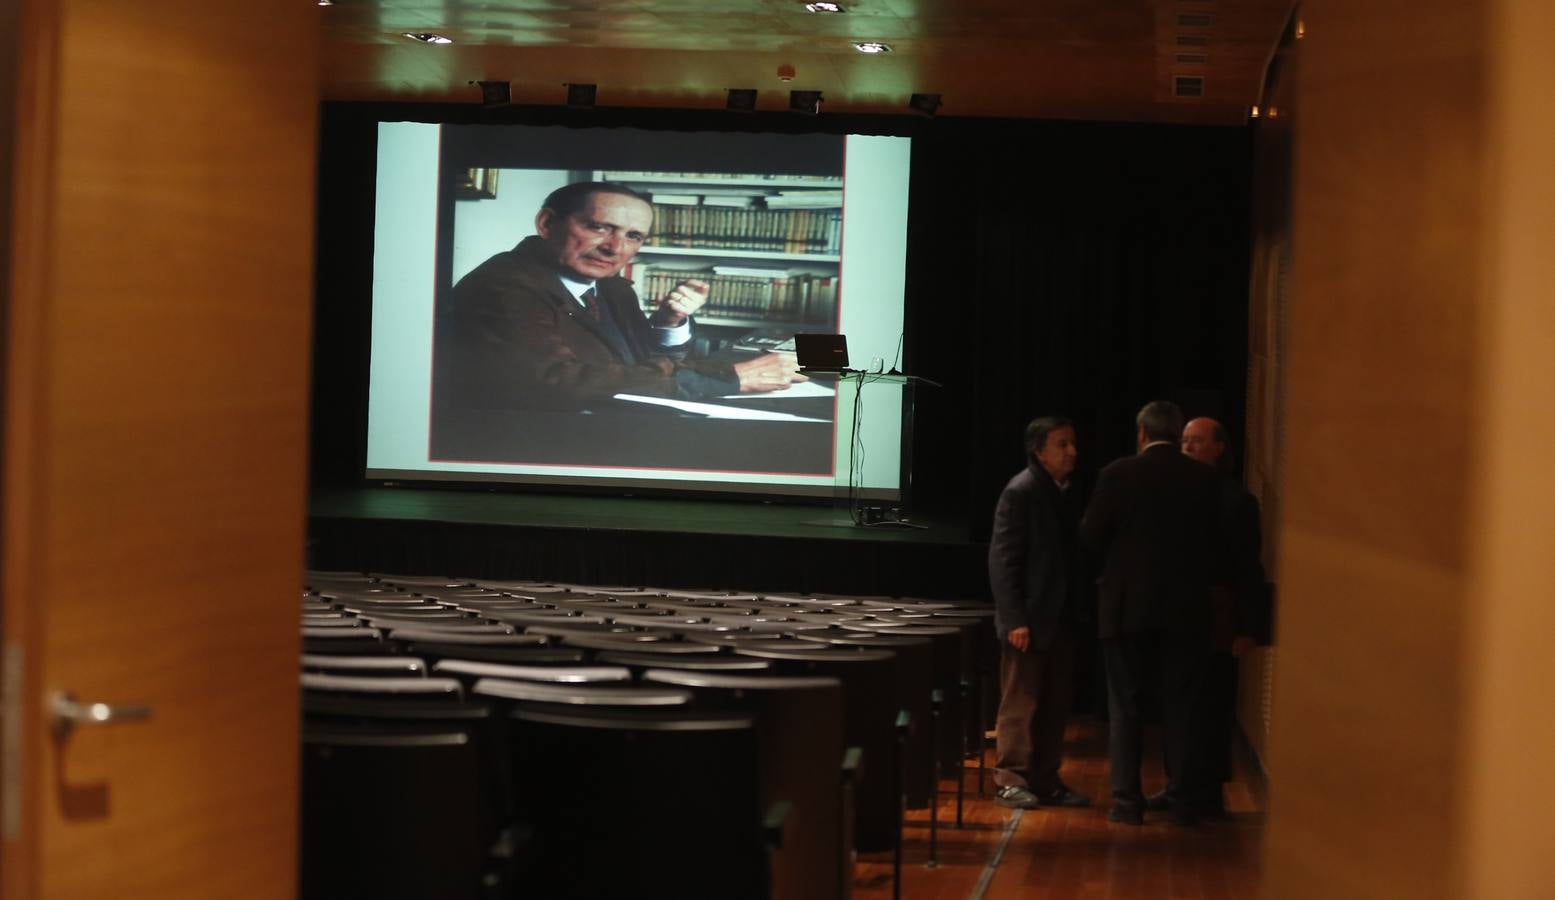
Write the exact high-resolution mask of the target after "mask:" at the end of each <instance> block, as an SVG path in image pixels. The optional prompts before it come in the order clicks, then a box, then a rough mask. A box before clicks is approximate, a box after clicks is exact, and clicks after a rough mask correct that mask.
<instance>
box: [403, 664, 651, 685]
mask: <svg viewBox="0 0 1555 900" xmlns="http://www.w3.org/2000/svg"><path fill="white" fill-rule="evenodd" d="M432 674H433V675H441V676H444V677H447V678H457V679H459V680H460V681H461V682H463V683H464V684H465V685H466V686H467V687H473V686H474V684H475V683H476V682H477V681H479V680H480V679H482V678H503V679H508V680H512V681H539V682H550V683H553V684H609V683H614V682H630V681H631V680H632V672H631V670H630V669H628V668H626V667H625V666H515V665H507V664H503V663H491V662H480V661H478V660H471V659H443V660H439V661H438V662H437V663H436V664H434V665H433V667H432Z"/></svg>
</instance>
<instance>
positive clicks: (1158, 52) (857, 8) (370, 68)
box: [319, 0, 1292, 124]
mask: <svg viewBox="0 0 1555 900" xmlns="http://www.w3.org/2000/svg"><path fill="white" fill-rule="evenodd" d="M1291 3H1292V0H1108V2H1098V0H861V2H852V3H849V2H846V0H845V2H844V4H843V5H844V6H845V7H846V8H847V9H848V12H847V13H846V14H844V15H816V14H812V13H808V12H805V11H804V9H803V4H802V3H801V2H799V0H729V2H721V3H717V4H709V3H707V2H705V0H614V2H612V0H583V2H562V0H336V3H335V5H334V6H331V7H322V8H320V10H319V16H320V21H321V27H322V29H323V33H324V42H325V53H324V72H323V84H324V91H325V97H326V98H327V99H338V100H346V99H351V100H416V101H446V102H475V101H476V100H477V95H476V93H475V91H474V88H471V87H470V86H469V82H471V81H477V80H505V81H509V82H511V84H512V88H513V96H514V102H517V103H546V104H549V103H559V102H561V89H560V85H561V84H562V83H563V82H587V83H593V84H597V85H598V86H599V94H598V102H599V104H600V105H601V106H666V107H675V106H684V107H692V108H697V107H718V106H722V105H723V101H724V90H725V88H728V87H747V88H749V87H754V88H756V89H758V91H760V92H761V94H760V96H759V107H760V108H763V109H765V108H779V109H780V108H786V106H787V92H788V91H789V90H791V89H801V90H820V91H822V92H824V94H825V96H826V105H825V107H824V108H825V109H826V110H828V111H832V112H900V111H901V110H902V109H903V108H904V106H905V104H906V100H907V97H908V96H909V95H910V94H912V93H914V92H930V93H940V94H943V95H944V97H945V105H944V107H943V108H942V110H941V113H940V114H941V115H979V116H984V115H987V116H1039V117H1047V116H1052V117H1064V118H1083V119H1111V120H1130V121H1135V120H1137V121H1166V122H1216V123H1222V124H1237V123H1240V122H1242V121H1245V117H1246V113H1247V107H1248V106H1250V105H1251V104H1252V103H1254V102H1256V98H1257V92H1258V90H1259V86H1260V84H1261V82H1262V78H1263V69H1264V65H1265V64H1266V61H1267V59H1268V57H1269V53H1270V51H1271V50H1272V48H1273V47H1274V44H1275V41H1276V40H1277V38H1278V35H1279V33H1280V30H1281V28H1282V27H1283V25H1284V21H1285V18H1286V16H1287V14H1288V11H1289V8H1290V6H1291ZM1183 13H1189V14H1208V15H1210V16H1212V22H1211V23H1210V24H1209V25H1207V26H1203V25H1193V24H1189V25H1187V26H1185V25H1183V24H1182V23H1181V22H1180V21H1179V19H1178V16H1179V15H1181V14H1183ZM407 31H412V32H422V31H428V32H436V33H440V34H445V35H447V36H448V37H450V38H452V39H453V40H454V43H453V44H451V45H443V46H437V45H423V44H416V43H413V42H410V41H408V40H407V39H406V38H404V37H403V36H402V32H407ZM1180 34H1189V35H1201V36H1203V38H1204V42H1205V43H1204V45H1203V46H1191V47H1186V46H1180V45H1179V44H1178V43H1177V37H1178V35H1180ZM861 40H879V41H885V42H886V43H889V44H890V45H891V46H892V48H893V52H891V53H889V54H881V55H877V56H866V55H863V54H860V53H858V52H857V51H856V50H854V49H853V47H852V44H853V43H854V42H855V41H861ZM1179 52H1202V53H1203V54H1204V56H1205V61H1204V62H1203V63H1193V64H1184V63H1181V62H1180V61H1178V60H1177V53H1179ZM781 65H789V66H793V67H794V68H795V69H796V70H797V74H796V76H795V77H794V79H793V80H792V81H782V80H780V79H779V78H778V75H777V72H778V67H779V66H781ZM1178 74H1195V75H1202V76H1203V77H1204V78H1205V96H1204V97H1203V98H1200V99H1194V100H1182V99H1175V98H1173V97H1172V96H1171V85H1172V79H1173V77H1174V76H1175V75H1178Z"/></svg>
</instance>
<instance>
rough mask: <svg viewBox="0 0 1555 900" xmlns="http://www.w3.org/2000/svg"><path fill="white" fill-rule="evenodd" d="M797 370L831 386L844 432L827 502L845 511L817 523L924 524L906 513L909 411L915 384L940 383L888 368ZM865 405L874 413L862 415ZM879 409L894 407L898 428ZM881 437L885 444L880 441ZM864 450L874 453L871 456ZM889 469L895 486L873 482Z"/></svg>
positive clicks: (908, 502)
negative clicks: (898, 422)
mask: <svg viewBox="0 0 1555 900" xmlns="http://www.w3.org/2000/svg"><path fill="white" fill-rule="evenodd" d="M800 374H802V375H805V376H806V377H808V378H810V379H812V380H814V381H819V382H823V383H830V384H834V385H835V386H836V391H837V400H838V403H837V428H838V429H839V431H840V432H841V433H843V434H844V439H843V440H841V441H839V442H838V444H839V447H838V450H837V454H838V456H837V459H836V466H835V467H834V469H833V472H834V479H835V480H834V482H833V490H832V500H833V507H834V508H835V509H837V510H839V511H843V512H845V513H846V517H845V518H843V517H838V518H836V519H833V520H828V521H826V522H824V523H818V524H826V525H837V526H841V527H858V528H925V527H927V526H925V525H919V524H916V523H914V522H913V521H912V520H911V517H910V515H909V514H908V511H909V510H910V509H911V497H912V440H913V411H914V407H915V403H916V395H917V391H918V389H919V388H920V387H936V388H937V387H942V385H941V384H940V383H939V382H937V381H934V380H932V379H929V378H924V377H921V376H918V375H906V374H903V373H901V372H897V371H894V370H893V371H890V372H867V371H864V370H862V369H835V370H833V369H827V370H807V369H801V370H800ZM871 410H874V411H876V412H877V415H876V417H875V419H870V418H869V416H868V413H869V412H870V411H871ZM883 410H896V411H899V414H900V420H899V421H900V423H901V429H900V431H899V434H897V435H892V434H891V429H890V423H891V421H892V419H891V418H889V417H882V416H880V415H878V412H880V411H883ZM872 426H873V427H872ZM882 426H884V427H882ZM883 443H888V444H890V446H882V444H883ZM870 454H875V458H874V460H873V461H871V457H870ZM882 456H883V457H884V459H882V458H881V457H882ZM893 463H894V465H893ZM893 469H894V470H895V472H896V475H897V485H898V487H899V490H897V491H895V492H893V491H892V490H891V488H890V487H889V486H888V485H882V484H879V483H878V482H879V478H880V475H881V473H882V472H889V471H892V470H893Z"/></svg>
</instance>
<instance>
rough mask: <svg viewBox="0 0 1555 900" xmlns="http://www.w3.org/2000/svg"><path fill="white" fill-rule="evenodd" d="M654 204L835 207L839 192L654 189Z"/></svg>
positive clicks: (798, 207)
mask: <svg viewBox="0 0 1555 900" xmlns="http://www.w3.org/2000/svg"><path fill="white" fill-rule="evenodd" d="M650 196H651V197H652V198H653V202H654V203H662V204H665V205H668V206H727V207H730V208H732V209H837V208H839V207H841V206H842V191H841V190H835V191H754V192H753V191H751V190H750V189H748V188H728V189H725V190H719V189H717V188H707V187H703V188H701V189H700V190H699V191H698V192H697V193H694V194H687V193H681V192H667V191H654V192H653V193H652V194H651V195H650Z"/></svg>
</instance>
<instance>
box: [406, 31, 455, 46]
mask: <svg viewBox="0 0 1555 900" xmlns="http://www.w3.org/2000/svg"><path fill="white" fill-rule="evenodd" d="M405 36H406V37H408V38H410V39H411V40H413V41H420V42H421V43H423V44H452V43H453V42H454V39H453V38H451V37H446V36H444V35H441V34H433V33H432V32H430V31H407V32H405Z"/></svg>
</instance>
